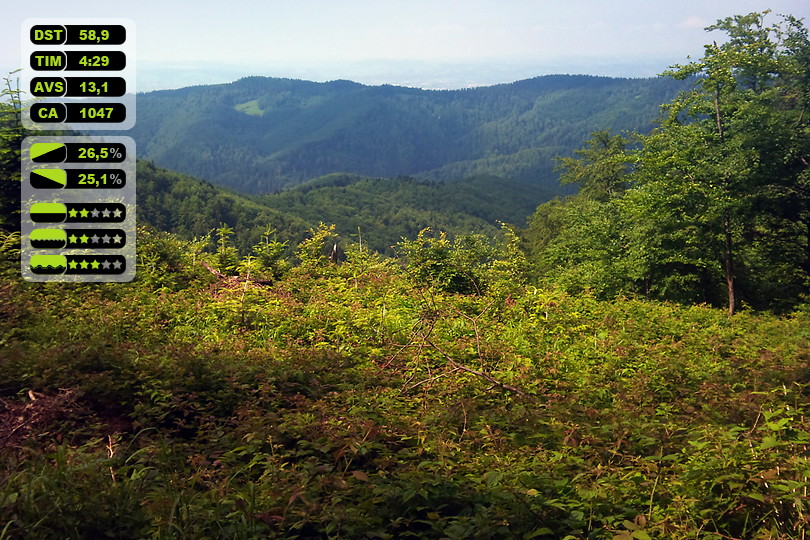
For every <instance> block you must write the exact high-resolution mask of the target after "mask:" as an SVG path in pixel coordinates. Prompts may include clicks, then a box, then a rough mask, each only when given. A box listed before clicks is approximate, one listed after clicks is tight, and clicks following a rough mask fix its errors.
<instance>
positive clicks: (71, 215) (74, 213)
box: [68, 208, 79, 218]
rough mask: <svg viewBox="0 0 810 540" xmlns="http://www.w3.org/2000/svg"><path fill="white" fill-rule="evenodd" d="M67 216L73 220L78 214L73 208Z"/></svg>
mask: <svg viewBox="0 0 810 540" xmlns="http://www.w3.org/2000/svg"><path fill="white" fill-rule="evenodd" d="M68 214H69V215H70V217H73V218H75V217H76V216H78V215H79V212H78V211H77V210H76V209H75V208H71V209H70V212H68Z"/></svg>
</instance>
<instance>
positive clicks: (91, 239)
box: [90, 234, 100, 244]
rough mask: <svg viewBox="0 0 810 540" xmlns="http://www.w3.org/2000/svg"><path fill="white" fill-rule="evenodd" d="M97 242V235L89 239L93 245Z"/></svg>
mask: <svg viewBox="0 0 810 540" xmlns="http://www.w3.org/2000/svg"><path fill="white" fill-rule="evenodd" d="M99 240H100V238H99V237H98V235H97V234H94V235H93V236H91V237H90V241H91V242H93V243H94V244H98V241H99Z"/></svg>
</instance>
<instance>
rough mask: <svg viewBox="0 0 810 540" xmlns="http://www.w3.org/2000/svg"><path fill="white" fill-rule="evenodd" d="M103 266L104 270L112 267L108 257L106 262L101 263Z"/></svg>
mask: <svg viewBox="0 0 810 540" xmlns="http://www.w3.org/2000/svg"><path fill="white" fill-rule="evenodd" d="M101 267H102V268H103V269H104V270H109V269H110V261H108V260H107V259H104V262H103V263H101Z"/></svg>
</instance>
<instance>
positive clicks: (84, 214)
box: [79, 208, 90, 218]
mask: <svg viewBox="0 0 810 540" xmlns="http://www.w3.org/2000/svg"><path fill="white" fill-rule="evenodd" d="M79 214H81V216H82V217H83V218H86V217H87V216H89V215H90V212H88V211H87V208H82V210H81V212H79Z"/></svg>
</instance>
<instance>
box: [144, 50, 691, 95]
mask: <svg viewBox="0 0 810 540" xmlns="http://www.w3.org/2000/svg"><path fill="white" fill-rule="evenodd" d="M586 60H587V59H580V60H579V61H573V62H567V61H564V60H560V61H558V62H553V63H547V64H546V65H537V64H534V63H525V64H523V63H517V62H515V63H503V62H499V63H498V62H479V63H452V62H425V61H397V62H387V61H383V60H370V61H364V62H355V63H351V64H344V65H338V64H333V65H330V66H297V67H291V66H275V67H258V66H253V67H249V66H242V67H239V66H228V65H217V64H212V63H199V64H197V65H193V64H185V65H173V64H172V63H165V64H151V63H146V65H139V69H138V76H137V77H138V84H137V86H138V93H146V92H153V91H160V90H178V89H181V88H188V87H193V86H208V85H215V84H229V83H233V82H236V81H238V80H240V79H244V78H246V77H268V78H277V79H293V80H301V81H309V82H316V83H325V82H331V81H339V80H346V81H351V82H355V83H358V84H363V85H366V86H384V85H390V86H400V87H404V88H418V89H421V90H463V89H467V88H480V87H486V86H495V85H499V84H510V83H514V82H518V81H522V80H528V79H534V78H537V77H544V76H549V75H572V76H576V75H583V76H590V77H608V78H616V79H648V78H655V77H658V76H660V75H661V73H662V72H664V71H665V70H667V69H668V68H670V67H671V66H672V65H674V64H677V63H686V62H688V61H689V59H688V58H687V59H682V61H681V62H678V61H668V60H664V59H661V60H654V59H650V60H636V61H633V60H627V61H620V60H618V59H616V60H614V61H605V62H603V63H602V64H601V66H594V65H591V66H590V67H591V68H592V69H591V70H590V71H589V70H588V67H587V66H586ZM387 65H388V67H386V66H387Z"/></svg>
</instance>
